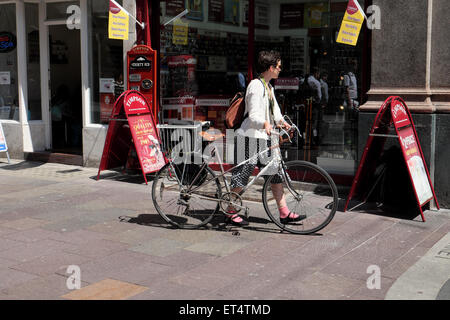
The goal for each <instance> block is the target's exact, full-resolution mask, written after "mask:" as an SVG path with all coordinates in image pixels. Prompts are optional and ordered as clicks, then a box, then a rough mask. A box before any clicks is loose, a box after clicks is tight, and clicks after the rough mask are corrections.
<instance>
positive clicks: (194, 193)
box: [152, 116, 338, 234]
mask: <svg viewBox="0 0 450 320" xmlns="http://www.w3.org/2000/svg"><path fill="white" fill-rule="evenodd" d="M285 117H286V118H287V119H288V117H287V116H285ZM289 120H290V119H289ZM272 133H273V134H277V135H279V136H280V137H283V138H284V139H285V140H286V141H287V140H288V141H289V142H290V143H292V139H293V134H295V133H297V134H298V135H299V137H301V134H300V131H299V129H298V127H296V126H295V125H294V124H292V126H291V129H290V130H289V131H286V130H284V129H282V131H281V132H278V131H275V130H274V131H272ZM286 137H287V139H286ZM212 141H214V139H212V140H211V141H210V142H212ZM279 146H280V143H278V144H277V145H274V146H271V147H268V148H267V149H265V150H263V151H261V152H259V153H257V154H255V155H254V156H252V157H251V158H250V159H248V160H246V161H243V162H240V163H239V164H237V165H236V166H235V167H238V166H241V165H244V164H245V163H247V162H249V161H250V160H251V159H252V158H254V157H257V156H259V155H263V154H264V153H266V152H269V150H273V151H274V156H273V157H272V159H271V160H270V162H269V163H268V164H267V165H266V166H264V167H263V168H262V169H261V170H260V172H259V173H258V174H257V175H256V176H255V177H253V178H252V180H251V181H250V183H248V184H247V186H246V187H245V188H244V189H243V190H242V191H241V192H240V193H239V194H238V193H235V192H232V191H231V189H230V185H229V183H228V181H227V179H226V175H227V174H228V173H229V172H230V171H231V170H233V168H231V169H229V170H227V171H225V170H224V167H223V163H222V160H221V158H220V155H219V152H218V149H217V147H216V146H215V147H213V150H212V153H211V157H215V156H217V158H218V164H219V167H220V173H219V174H216V173H215V172H214V171H213V170H212V169H211V168H210V167H209V166H208V163H207V162H206V161H203V162H202V164H201V165H196V164H187V163H186V161H185V162H182V163H175V162H174V159H169V158H168V162H167V164H166V165H165V166H164V167H162V168H161V169H160V170H159V171H158V172H157V174H156V175H155V178H154V181H153V186H152V200H153V204H154V206H155V208H156V210H157V212H158V213H159V214H160V215H161V217H162V218H163V219H164V220H165V221H166V222H168V223H169V224H171V225H173V226H175V227H178V228H185V229H195V228H199V227H201V226H204V225H206V224H207V223H209V222H210V221H211V219H212V218H213V217H214V215H216V214H217V213H218V212H219V210H222V211H223V212H226V210H227V208H228V206H230V205H231V206H233V207H234V208H235V210H236V211H237V212H240V211H242V210H244V211H245V216H246V217H247V218H248V216H249V208H248V207H246V206H244V205H243V200H242V195H243V194H244V193H245V192H246V191H247V190H249V188H250V187H251V186H252V185H253V184H254V183H255V181H256V180H257V179H258V178H259V177H261V176H262V175H264V173H266V171H267V170H268V168H273V165H275V166H277V167H278V173H281V175H282V177H283V179H282V180H283V182H282V184H283V190H284V194H285V196H286V201H287V204H288V207H289V209H290V210H291V212H294V213H297V214H303V215H306V218H305V219H303V220H301V221H298V222H290V223H288V224H283V223H281V222H280V217H279V213H278V207H277V204H276V202H275V200H274V198H273V197H272V195H271V192H270V191H271V181H272V179H274V177H275V176H276V174H273V175H270V177H269V178H267V180H266V181H265V183H264V186H263V191H262V202H263V205H264V209H265V211H266V213H267V215H268V216H269V218H270V220H271V221H272V222H273V223H274V224H275V225H277V226H278V227H279V228H280V229H281V230H284V231H288V232H291V233H295V234H311V233H315V232H317V231H319V230H321V229H323V228H324V227H325V226H327V225H328V224H329V223H330V222H331V220H332V219H333V217H334V215H335V213H336V210H337V206H338V191H337V187H336V185H335V183H334V181H333V179H332V178H331V177H330V175H329V174H328V173H327V172H326V171H325V170H324V169H322V168H321V167H319V166H318V165H316V164H313V163H311V162H307V161H302V160H293V161H289V162H284V160H283V158H282V156H281V152H280V148H279ZM164 153H165V154H167V152H165V151H164ZM220 179H222V181H223V184H224V187H225V188H222V184H221V181H220Z"/></svg>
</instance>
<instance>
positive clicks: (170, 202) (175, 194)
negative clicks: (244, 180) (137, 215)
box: [152, 163, 222, 229]
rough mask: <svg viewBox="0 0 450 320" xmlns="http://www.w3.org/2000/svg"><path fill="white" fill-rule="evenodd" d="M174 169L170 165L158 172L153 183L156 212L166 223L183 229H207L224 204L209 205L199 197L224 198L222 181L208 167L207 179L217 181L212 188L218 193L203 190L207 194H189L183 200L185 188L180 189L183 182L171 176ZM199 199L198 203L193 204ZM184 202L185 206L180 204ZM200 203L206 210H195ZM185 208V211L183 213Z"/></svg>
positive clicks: (208, 202) (214, 202) (210, 201)
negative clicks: (205, 226)
mask: <svg viewBox="0 0 450 320" xmlns="http://www.w3.org/2000/svg"><path fill="white" fill-rule="evenodd" d="M173 168H174V167H171V166H170V163H167V164H166V165H165V166H164V167H162V168H161V169H160V170H159V171H158V172H157V174H156V175H155V179H154V180H153V185H152V200H153V205H154V206H155V209H156V211H157V212H158V214H159V215H160V216H161V217H162V218H163V219H164V220H165V221H166V222H168V223H169V224H171V225H173V226H175V227H178V228H181V229H196V228H199V227H201V226H204V225H206V224H207V223H208V222H210V221H211V219H212V218H213V216H214V215H215V214H216V213H217V212H218V211H219V209H220V204H219V202H217V201H214V200H209V201H208V200H205V199H203V198H198V197H207V196H209V197H210V198H211V199H213V198H214V199H218V198H220V197H221V195H222V192H221V185H220V181H219V179H218V178H217V177H216V175H215V174H214V171H213V170H211V168H209V167H206V168H205V170H206V172H207V175H208V177H207V178H208V179H211V178H214V179H215V184H214V182H210V184H209V185H211V186H213V187H212V189H214V190H212V191H211V190H210V191H209V194H208V193H207V191H206V190H203V192H205V194H198V193H187V194H185V195H184V196H183V195H182V189H183V187H184V186H182V185H180V182H179V180H181V179H179V180H177V179H175V178H173V175H171V174H170V171H173ZM204 181H205V180H203V183H204ZM166 184H168V186H166ZM214 186H215V187H214ZM170 189H171V190H170ZM166 191H167V192H166ZM163 194H165V195H167V196H164V197H163ZM196 197H197V200H198V201H193V199H194V198H196ZM180 201H182V202H183V204H180ZM200 201H203V202H202V203H204V205H200V207H202V208H201V209H198V210H197V209H194V210H192V207H191V206H193V205H197V206H198V205H199V204H200ZM185 203H188V204H189V206H186V204H185ZM206 206H208V207H206ZM183 207H185V208H184V209H183ZM180 209H181V212H180Z"/></svg>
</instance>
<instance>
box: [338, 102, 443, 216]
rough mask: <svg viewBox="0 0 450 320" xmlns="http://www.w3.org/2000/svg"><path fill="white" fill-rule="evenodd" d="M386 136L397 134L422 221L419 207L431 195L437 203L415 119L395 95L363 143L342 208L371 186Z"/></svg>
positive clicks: (429, 199)
mask: <svg viewBox="0 0 450 320" xmlns="http://www.w3.org/2000/svg"><path fill="white" fill-rule="evenodd" d="M391 124H393V126H394V128H395V131H396V135H395V136H393V135H389V134H388V133H389V127H390V125H391ZM388 137H396V138H397V139H398V142H399V144H400V147H401V149H402V153H403V158H404V160H405V163H406V166H407V169H408V173H409V177H410V181H411V184H412V186H413V189H414V192H415V197H416V200H417V205H418V207H419V209H420V214H421V216H422V220H423V221H425V217H424V215H423V210H422V207H423V206H424V205H425V204H427V203H428V202H430V201H431V200H432V199H434V201H435V203H436V207H437V208H438V209H439V204H438V202H437V199H436V194H435V192H434V188H433V185H432V182H431V179H430V174H429V172H428V168H427V166H426V163H425V159H424V156H423V152H422V148H421V147H420V143H419V139H418V136H417V132H416V129H415V127H414V122H413V119H412V117H411V113H410V112H409V110H408V107H407V106H406V103H405V101H403V99H402V98H400V97H397V96H391V97H389V98H388V99H386V101H385V102H384V103H383V105H382V106H381V108H380V110H379V111H378V113H377V115H376V117H375V120H374V123H373V125H372V129H371V130H370V134H369V138H368V139H367V143H366V147H365V148H364V152H363V155H362V157H361V161H360V163H359V167H358V170H357V172H356V175H355V178H354V179H353V184H352V187H351V189H350V193H349V195H348V198H347V201H346V203H345V207H344V211H346V210H347V207H348V204H349V202H350V200H351V199H352V197H353V196H355V195H356V194H362V193H366V194H367V190H368V189H369V188H370V185H369V184H368V183H367V181H366V180H367V179H368V178H369V177H370V176H371V174H372V173H373V172H374V171H375V168H376V161H377V159H379V157H380V156H381V154H382V152H383V149H384V144H385V142H386V139H387V138H388Z"/></svg>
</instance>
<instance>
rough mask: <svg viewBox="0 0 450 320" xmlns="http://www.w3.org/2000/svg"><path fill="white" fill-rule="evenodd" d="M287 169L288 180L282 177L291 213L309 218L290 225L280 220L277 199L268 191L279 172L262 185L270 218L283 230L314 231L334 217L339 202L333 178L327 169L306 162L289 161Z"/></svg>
mask: <svg viewBox="0 0 450 320" xmlns="http://www.w3.org/2000/svg"><path fill="white" fill-rule="evenodd" d="M284 168H285V172H286V174H287V176H288V179H285V178H283V187H284V189H283V190H284V194H285V196H286V200H287V204H288V207H289V209H290V211H291V212H294V213H297V214H300V215H305V216H306V218H305V219H303V220H301V221H298V222H292V223H287V224H284V223H282V222H281V221H280V216H279V211H278V207H277V204H276V201H275V200H274V199H273V197H272V198H271V197H270V196H271V192H270V191H269V190H270V189H271V181H272V180H273V179H274V177H276V175H272V176H270V177H269V178H268V179H267V180H266V182H265V183H264V187H263V194H262V200H263V204H264V209H265V210H266V213H267V215H268V216H269V218H270V219H271V220H272V221H273V222H274V223H275V224H276V225H277V226H278V227H279V228H281V229H282V230H286V231H288V232H291V233H295V234H312V233H316V232H317V231H319V230H321V229H323V228H325V227H326V226H327V225H328V224H329V223H330V222H331V220H332V219H333V217H334V215H335V213H336V210H337V207H338V201H339V198H338V190H337V187H336V184H335V183H334V181H333V179H332V178H331V177H330V175H329V174H328V173H327V172H326V171H325V170H324V169H322V168H321V167H319V166H318V165H316V164H313V163H311V162H307V161H302V160H294V161H290V162H287V163H285V164H284ZM286 180H288V181H287V182H286ZM287 184H289V187H290V188H291V190H294V192H295V193H293V192H291V191H290V190H289V188H288V185H287ZM269 193H270V194H269Z"/></svg>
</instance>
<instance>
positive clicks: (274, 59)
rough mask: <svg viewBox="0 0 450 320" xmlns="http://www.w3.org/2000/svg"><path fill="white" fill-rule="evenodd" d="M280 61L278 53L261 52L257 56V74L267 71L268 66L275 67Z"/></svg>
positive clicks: (272, 51)
mask: <svg viewBox="0 0 450 320" xmlns="http://www.w3.org/2000/svg"><path fill="white" fill-rule="evenodd" d="M280 60H281V55H280V53H279V52H278V51H274V50H271V51H261V52H260V53H259V54H258V68H257V71H258V73H262V72H264V71H267V70H269V68H270V66H274V67H276V66H277V63H278V61H280Z"/></svg>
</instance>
